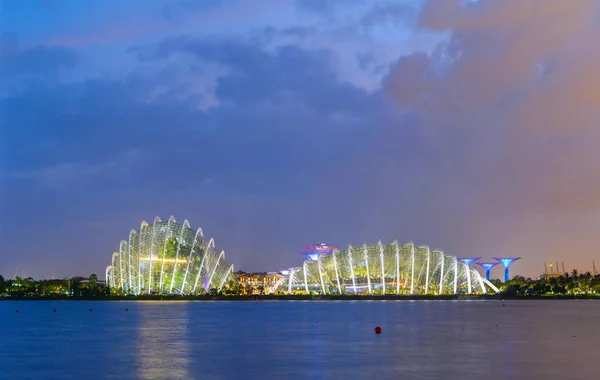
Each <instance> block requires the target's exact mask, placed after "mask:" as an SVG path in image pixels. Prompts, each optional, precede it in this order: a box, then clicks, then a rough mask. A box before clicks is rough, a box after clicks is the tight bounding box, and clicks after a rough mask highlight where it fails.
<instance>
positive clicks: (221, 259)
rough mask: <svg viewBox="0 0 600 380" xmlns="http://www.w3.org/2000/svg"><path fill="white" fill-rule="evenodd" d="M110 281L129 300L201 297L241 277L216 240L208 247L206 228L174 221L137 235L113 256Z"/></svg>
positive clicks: (143, 227) (158, 221) (156, 221)
mask: <svg viewBox="0 0 600 380" xmlns="http://www.w3.org/2000/svg"><path fill="white" fill-rule="evenodd" d="M106 280H107V282H108V284H109V285H110V287H111V288H113V289H114V288H118V289H121V291H122V292H123V293H124V294H136V295H137V294H156V293H160V294H198V293H202V292H210V291H211V290H214V289H216V290H217V291H221V289H222V288H223V287H224V286H225V285H226V284H229V283H230V281H231V280H234V281H235V277H234V276H233V265H231V266H229V265H228V264H227V263H226V262H225V252H224V251H221V252H218V251H217V250H216V249H215V241H214V240H213V239H210V240H208V241H206V240H205V239H204V235H203V234H202V229H201V228H198V229H197V230H196V231H194V230H192V229H191V228H190V223H189V222H188V221H187V220H185V221H184V222H183V224H179V223H177V222H176V221H175V218H174V217H172V216H171V217H170V218H169V220H168V221H166V222H165V221H162V220H161V219H160V218H159V217H156V218H154V223H152V224H148V223H146V222H145V221H144V222H142V225H141V226H140V230H139V231H136V230H131V231H130V232H129V238H128V240H127V241H125V240H123V241H121V244H120V246H119V252H115V253H113V255H112V262H111V265H109V266H108V267H107V268H106Z"/></svg>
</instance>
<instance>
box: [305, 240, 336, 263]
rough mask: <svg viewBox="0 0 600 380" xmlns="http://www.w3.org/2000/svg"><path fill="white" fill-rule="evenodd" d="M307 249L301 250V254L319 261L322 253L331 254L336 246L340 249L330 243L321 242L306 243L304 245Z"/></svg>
mask: <svg viewBox="0 0 600 380" xmlns="http://www.w3.org/2000/svg"><path fill="white" fill-rule="evenodd" d="M302 248H304V249H305V251H304V252H300V254H301V255H304V256H306V258H307V259H309V260H313V261H317V260H318V258H319V256H321V255H331V253H332V252H333V250H334V248H337V249H339V248H338V247H333V246H331V245H329V244H325V243H320V244H313V245H305V246H304V247H302Z"/></svg>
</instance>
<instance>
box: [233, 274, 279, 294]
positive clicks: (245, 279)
mask: <svg viewBox="0 0 600 380" xmlns="http://www.w3.org/2000/svg"><path fill="white" fill-rule="evenodd" d="M235 275H236V278H237V281H238V283H239V285H240V290H242V293H243V294H273V292H274V289H276V288H278V287H279V285H280V282H281V281H282V278H283V275H282V274H281V273H279V272H262V273H245V272H237V273H236V274H235Z"/></svg>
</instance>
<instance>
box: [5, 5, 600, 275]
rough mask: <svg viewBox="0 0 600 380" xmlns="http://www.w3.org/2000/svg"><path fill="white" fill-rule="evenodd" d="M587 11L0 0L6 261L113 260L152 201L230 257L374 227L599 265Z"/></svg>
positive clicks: (440, 242)
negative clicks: (189, 224)
mask: <svg viewBox="0 0 600 380" xmlns="http://www.w3.org/2000/svg"><path fill="white" fill-rule="evenodd" d="M599 9H600V3H599V2H598V1H594V0H573V1H565V0H546V1H536V0H519V1H502V0H479V1H461V0H443V1H441V0H431V1H416V0H415V1H412V0H407V1H379V2H377V1H374V0H364V1H360V0H352V1H351V0H337V1H336V0H304V1H292V0H248V1H242V0H239V1H235V0H231V1H225V0H223V1H219V0H210V1H209V0H203V1H191V0H180V1H176V0H172V1H167V0H127V1H103V2H102V1H80V0H70V1H67V0H38V1H36V0H27V1H20V0H4V1H1V2H0V12H1V15H0V18H1V26H2V29H3V30H2V39H1V54H0V104H1V105H0V274H2V275H4V276H5V277H12V275H13V273H14V271H15V269H16V267H18V268H19V275H21V276H23V274H25V275H26V276H32V277H35V278H49V277H51V276H53V275H54V276H55V277H66V276H72V275H84V276H87V275H89V274H90V273H98V274H99V275H100V276H101V277H104V269H105V267H106V266H107V265H109V264H110V259H111V254H112V253H113V252H114V251H115V250H118V248H119V242H120V241H121V240H123V239H127V236H128V233H129V230H130V229H132V228H134V229H139V226H140V223H141V221H142V220H146V221H148V222H150V223H151V222H152V220H153V218H154V217H155V216H156V215H158V216H160V217H161V218H162V219H163V220H166V219H167V218H168V217H169V216H170V215H173V216H174V217H175V218H176V219H177V220H178V221H179V222H183V220H184V219H188V220H189V221H190V223H191V225H192V228H194V229H195V228H197V227H202V228H203V230H204V234H205V236H207V237H214V238H215V241H216V245H217V248H218V249H224V250H225V252H226V258H227V260H228V262H230V263H233V264H234V265H235V267H236V270H237V269H242V270H245V271H267V270H279V269H282V268H283V267H289V266H296V265H300V264H301V262H302V256H300V255H298V252H299V251H300V250H301V247H302V246H303V245H307V244H311V243H316V242H321V241H324V242H328V243H330V244H333V245H336V246H342V247H345V246H347V245H348V244H352V245H361V244H363V243H364V242H367V243H377V241H378V240H380V239H381V240H382V241H383V242H385V243H391V242H392V241H393V240H395V239H397V240H398V241H400V242H406V241H413V242H415V244H428V245H430V246H431V247H432V248H441V249H443V250H444V251H445V252H447V253H449V254H454V255H457V256H466V257H468V256H478V257H479V256H481V257H484V258H486V259H490V258H491V257H492V256H522V257H523V259H521V260H520V261H518V262H517V263H515V264H514V266H513V269H512V272H513V274H522V275H525V276H526V277H527V276H529V277H536V276H538V275H539V274H540V273H541V272H542V271H543V263H544V261H552V262H555V261H557V260H558V261H564V263H565V267H566V269H567V270H569V271H570V270H572V269H573V268H577V269H582V270H591V269H592V260H593V259H597V260H598V261H599V262H598V265H600V127H599V126H600V124H599V123H600V73H599V72H598V70H600V44H598V38H600V22H599V15H600V11H599ZM501 272H502V269H501V267H500V266H498V267H496V268H494V270H493V272H492V274H493V277H501Z"/></svg>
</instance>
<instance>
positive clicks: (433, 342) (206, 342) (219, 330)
mask: <svg viewBox="0 0 600 380" xmlns="http://www.w3.org/2000/svg"><path fill="white" fill-rule="evenodd" d="M54 308H56V309H57V312H56V313H54V312H53V309H54ZM90 308H92V309H93V311H92V312H90V311H89V309H90ZM125 308H128V309H129V311H128V312H126V311H125ZM16 309H19V313H16V312H15V310H16ZM375 326H381V327H382V328H383V333H382V334H381V335H376V334H375V333H374V328H375ZM599 343H600V302H598V301H506V306H504V307H503V306H502V302H501V301H396V302H394V301H390V302H381V301H373V302H367V301H361V302H281V301H280V302H268V301H260V302H73V301H70V302H64V301H63V302H0V378H1V379H80V378H86V379H94V380H95V379H203V380H205V379H236V380H238V379H361V380H362V379H364V380H367V379H411V378H419V379H459V378H462V379H482V378H484V377H485V379H486V380H490V379H542V378H544V379H591V378H599V377H600V357H599V356H598V344H599Z"/></svg>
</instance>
